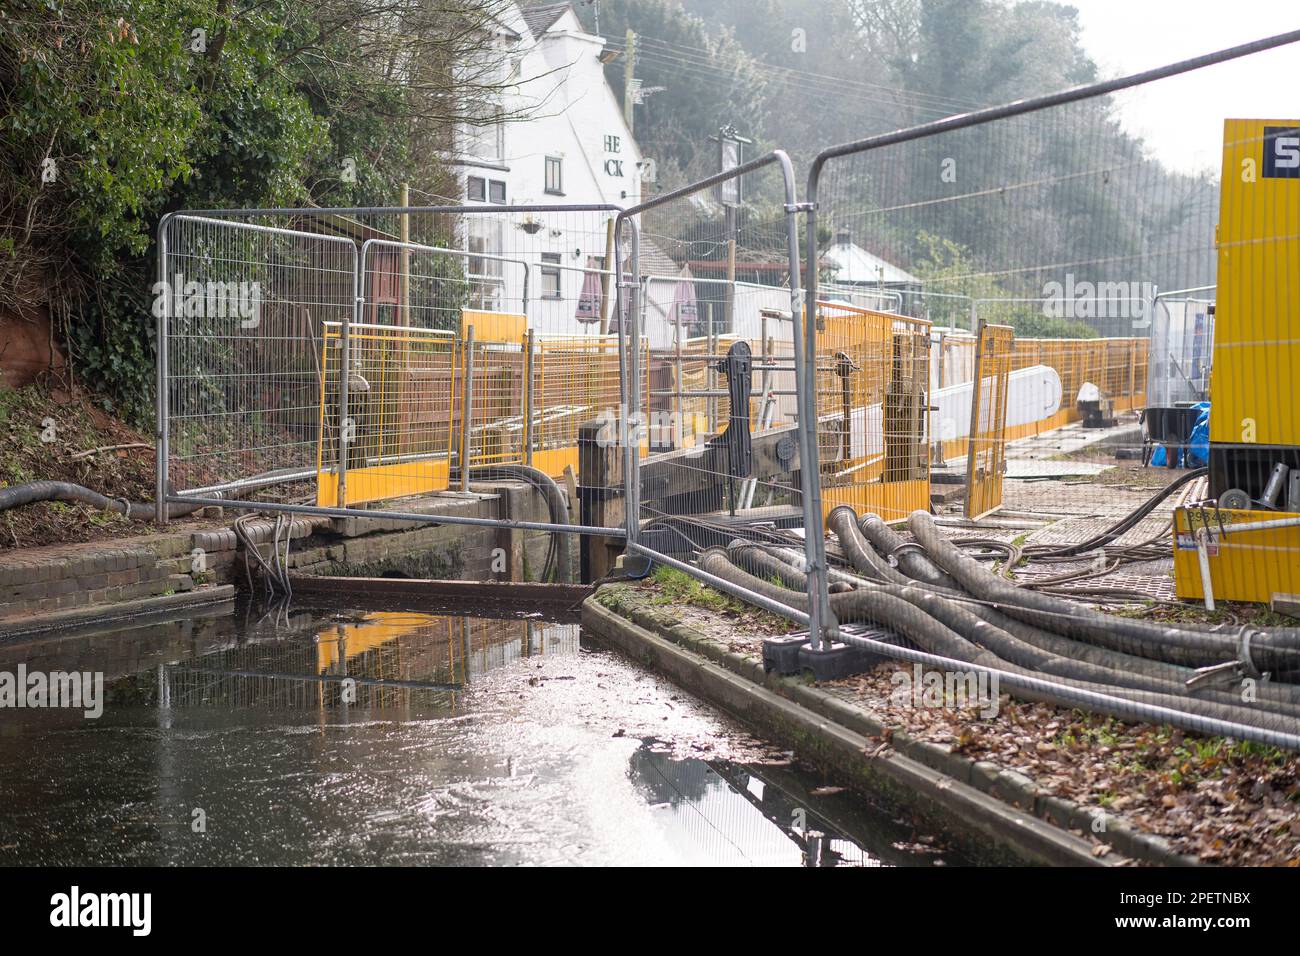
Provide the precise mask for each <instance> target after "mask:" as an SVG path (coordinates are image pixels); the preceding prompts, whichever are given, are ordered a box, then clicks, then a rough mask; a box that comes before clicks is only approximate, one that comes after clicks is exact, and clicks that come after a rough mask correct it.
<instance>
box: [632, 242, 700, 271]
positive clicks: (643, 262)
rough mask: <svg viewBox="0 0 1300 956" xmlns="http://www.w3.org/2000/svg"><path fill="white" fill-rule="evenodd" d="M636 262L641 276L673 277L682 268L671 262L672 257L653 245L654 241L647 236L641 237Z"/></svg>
mask: <svg viewBox="0 0 1300 956" xmlns="http://www.w3.org/2000/svg"><path fill="white" fill-rule="evenodd" d="M637 261H638V264H639V265H640V267H641V274H642V275H643V276H675V275H677V274H678V273H680V272H681V271H682V267H681V266H680V265H679V264H678V263H677V262H675V261H674V260H673V257H672V256H670V255H668V253H666V252H664V251H663V249H661V248H660V247H659V246H657V245H655V242H654V240H653V239H651V238H650V237H649V236H642V237H641V249H640V252H639V255H638V257H637ZM688 271H689V270H688Z"/></svg>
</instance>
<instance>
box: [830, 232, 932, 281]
mask: <svg viewBox="0 0 1300 956" xmlns="http://www.w3.org/2000/svg"><path fill="white" fill-rule="evenodd" d="M822 262H823V263H830V264H833V265H836V266H838V267H839V268H838V269H837V270H836V271H835V274H834V276H832V279H833V281H835V282H851V283H862V284H869V285H876V284H882V283H883V284H885V285H899V284H908V285H911V284H916V283H919V282H920V281H921V280H920V279H918V278H917V277H916V276H914V275H912V274H911V273H910V272H907V271H905V270H904V269H900V268H899V267H898V266H896V265H894V264H893V263H892V262H886V261H885V260H884V259H882V258H880V257H879V256H875V255H872V254H871V253H870V252H867V250H866V249H863V248H862V247H861V246H860V245H858V244H857V243H856V242H843V241H840V242H836V243H835V244H834V245H832V246H830V247H829V248H828V249H827V250H826V251H825V252H823V253H822Z"/></svg>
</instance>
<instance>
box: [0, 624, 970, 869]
mask: <svg viewBox="0 0 1300 956" xmlns="http://www.w3.org/2000/svg"><path fill="white" fill-rule="evenodd" d="M19 664H22V665H24V666H25V667H26V669H27V671H28V672H29V673H30V672H34V671H44V672H47V673H48V672H50V671H68V672H71V671H77V672H102V674H103V675H104V681H105V685H104V707H103V713H102V715H101V716H99V717H98V718H88V717H86V716H85V714H84V713H83V712H81V711H79V710H70V709H9V708H6V709H0V808H2V809H0V864H3V865H15V864H29V865H30V864H46V865H57V864H108V865H118V864H165V865H169V864H181V865H189V864H197V865H204V864H280V865H295V864H305V865H317V864H319V865H326V864H384V865H426V864H444V865H448V864H470V865H488V864H499V865H519V864H529V865H550V864H575V865H601V864H703V865H773V866H830V865H846V866H879V865H920V866H933V865H945V864H955V863H961V862H963V860H962V859H961V858H960V857H959V856H958V855H957V854H956V853H954V852H953V851H951V850H950V849H948V848H946V847H944V846H943V845H942V844H941V843H940V842H939V841H936V840H934V839H932V838H931V837H929V836H927V835H925V834H923V833H920V832H918V831H917V829H916V828H915V827H914V826H912V825H911V824H910V823H909V822H908V821H907V820H904V819H899V818H897V817H896V815H894V814H891V813H888V812H885V811H883V810H880V809H877V808H875V807H872V806H870V805H869V804H865V803H864V802H863V801H862V800H861V799H860V798H858V797H855V796H853V795H851V794H849V793H847V792H843V791H841V790H839V788H836V787H835V786H833V784H831V783H830V782H828V781H826V780H823V779H822V778H821V777H819V776H818V775H816V774H814V773H812V772H810V771H808V770H806V769H803V768H800V767H798V766H797V765H796V764H795V763H794V762H793V761H792V759H791V755H790V754H788V753H785V752H783V751H782V750H781V749H780V748H778V747H775V746H773V745H770V744H768V743H765V742H764V741H761V740H758V739H755V738H754V737H752V736H750V735H749V734H748V733H746V732H745V731H744V729H743V728H742V727H741V726H739V725H738V724H736V723H734V722H733V721H731V720H730V719H729V718H727V717H726V716H725V715H723V714H721V713H719V712H718V711H716V710H714V709H713V708H711V707H709V706H707V705H705V704H703V703H701V702H700V701H698V700H696V699H694V698H692V697H691V696H690V695H687V694H685V693H683V692H682V691H680V690H678V689H676V688H675V687H673V686H672V685H671V684H668V683H666V682H665V681H663V680H661V679H659V678H658V677H656V676H655V675H653V674H652V673H650V672H648V671H646V670H644V669H642V668H640V667H638V666H636V665H634V664H632V663H631V662H629V661H628V660H627V659H626V658H623V657H621V656H619V655H618V654H617V653H615V652H613V651H610V650H607V649H604V648H602V647H600V646H598V645H596V644H594V643H591V642H589V641H588V640H586V639H584V637H583V635H582V634H581V632H580V628H579V627H578V625H577V624H576V623H573V622H564V621H545V620H542V619H540V618H535V617H524V618H519V617H511V616H501V617H497V616H488V615H486V614H485V615H484V616H478V617H466V616H463V615H453V614H431V613H423V612H413V611H409V610H401V609H389V610H373V609H371V610H357V609H354V608H340V607H328V606H321V605H319V604H318V605H317V606H303V605H299V604H297V603H295V605H294V606H293V608H292V609H291V610H286V609H285V608H275V609H270V608H265V607H262V608H255V607H252V606H249V607H243V608H240V609H238V610H237V611H236V613H234V614H233V615H232V614H231V613H230V611H229V608H227V609H226V610H225V611H224V612H216V611H210V612H207V613H206V614H202V615H200V616H197V617H193V618H189V619H185V620H179V621H163V622H157V623H150V624H137V625H135V626H119V627H116V628H114V629H112V630H100V631H80V632H73V633H66V634H60V635H57V636H42V637H29V638H23V639H18V640H11V641H9V642H7V643H3V644H0V672H9V673H16V671H17V668H18V665H19Z"/></svg>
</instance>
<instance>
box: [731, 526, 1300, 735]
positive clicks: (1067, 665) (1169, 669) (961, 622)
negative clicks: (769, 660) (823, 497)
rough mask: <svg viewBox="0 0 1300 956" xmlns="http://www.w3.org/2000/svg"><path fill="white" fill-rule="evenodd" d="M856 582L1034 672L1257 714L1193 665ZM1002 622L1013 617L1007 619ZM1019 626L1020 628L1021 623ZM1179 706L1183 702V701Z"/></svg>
mask: <svg viewBox="0 0 1300 956" xmlns="http://www.w3.org/2000/svg"><path fill="white" fill-rule="evenodd" d="M855 530H856V529H855ZM728 552H729V555H730V557H731V558H732V559H733V561H734V563H736V564H737V565H738V566H740V567H742V568H746V569H748V570H750V571H752V572H753V573H754V574H755V575H757V576H759V577H762V576H764V575H768V574H770V575H773V576H776V577H780V578H783V579H785V580H788V581H789V582H790V583H791V586H792V587H796V588H801V589H802V588H806V586H807V579H806V576H804V575H803V574H802V573H801V572H800V571H799V570H798V569H797V568H796V567H793V566H792V565H790V564H788V563H787V562H785V561H783V560H782V559H781V558H780V557H779V556H777V555H773V554H770V553H768V552H766V551H764V550H763V549H762V547H761V546H755V545H751V544H747V543H743V542H736V543H733V545H732V546H731V547H730V548H729V549H728ZM861 584H862V586H863V587H867V588H875V589H878V590H882V591H884V592H886V593H888V594H891V595H893V596H894V597H897V598H900V599H902V600H904V601H907V602H908V603H909V604H912V605H914V606H915V607H918V608H920V609H921V610H923V611H925V612H926V613H927V614H929V615H930V616H931V617H933V618H934V619H935V620H937V621H939V622H940V623H942V624H944V625H946V626H947V627H949V628H951V629H952V630H953V631H954V632H956V633H957V634H959V635H961V636H962V637H964V638H966V639H967V640H969V641H970V642H971V643H972V644H974V645H976V646H978V647H981V648H984V649H986V650H988V651H991V652H992V653H993V654H995V655H996V656H997V657H999V658H1000V659H1002V660H1004V661H1006V662H1008V663H1010V664H1013V665H1016V666H1019V667H1023V668H1026V669H1028V670H1030V671H1036V672H1038V673H1039V674H1040V676H1041V675H1051V676H1056V677H1063V678H1067V679H1069V680H1072V681H1081V682H1085V683H1090V684H1099V685H1111V686H1112V687H1117V688H1128V689H1130V690H1134V691H1146V692H1148V693H1154V694H1163V695H1167V696H1170V697H1175V698H1182V699H1184V700H1187V699H1193V700H1201V701H1207V702H1214V703H1217V704H1219V705H1221V706H1223V707H1227V708H1231V709H1233V710H1232V712H1233V713H1234V714H1235V715H1236V716H1235V717H1234V718H1232V719H1234V720H1243V719H1246V716H1247V715H1252V714H1253V715H1256V716H1258V714H1259V711H1257V710H1251V709H1249V708H1240V707H1239V705H1240V704H1241V701H1240V699H1239V698H1238V697H1237V696H1236V695H1235V694H1233V693H1232V692H1230V691H1223V690H1219V689H1217V688H1214V687H1206V688H1202V689H1200V690H1199V691H1197V692H1195V693H1193V692H1192V691H1190V690H1189V689H1188V686H1187V684H1186V681H1187V680H1188V679H1189V678H1191V677H1194V676H1196V671H1194V670H1191V669H1190V668H1182V667H1175V666H1174V665H1170V664H1157V663H1154V662H1151V661H1142V663H1143V664H1145V665H1147V667H1146V669H1143V670H1140V671H1134V670H1130V669H1129V668H1128V667H1127V666H1126V664H1127V660H1126V659H1125V657H1124V656H1123V655H1120V654H1117V653H1114V652H1105V653H1106V654H1107V655H1108V656H1105V657H1102V658H1100V659H1098V660H1090V661H1085V660H1080V659H1079V658H1078V657H1077V655H1076V654H1075V651H1076V650H1088V649H1091V650H1099V649H1096V648H1090V647H1089V646H1088V645H1086V644H1077V643H1075V642H1073V641H1069V640H1067V639H1065V638H1060V639H1059V644H1057V645H1056V646H1055V648H1053V649H1052V650H1047V649H1045V648H1043V647H1041V646H1040V645H1038V644H1037V643H1035V642H1034V641H1028V640H1024V639H1023V638H1022V637H1021V636H1020V633H1018V632H1020V631H1021V628H1016V627H1014V626H1012V627H1004V626H1001V624H1002V622H1001V621H998V620H997V617H998V615H997V613H996V612H992V613H990V612H989V610H988V609H987V608H983V607H981V606H980V605H978V604H974V603H963V602H961V601H960V600H955V599H953V598H950V597H947V596H945V595H943V594H941V593H939V592H938V591H937V590H935V589H933V588H930V587H928V586H921V585H907V586H898V585H891V584H881V583H877V582H872V581H866V580H862V581H861ZM836 606H838V602H834V601H833V602H832V608H834V607H836ZM1008 623H1014V622H1010V621H1008ZM1021 627H1022V628H1023V625H1022V626H1021ZM1259 690H1260V691H1261V693H1260V694H1259V697H1260V698H1261V699H1266V700H1268V703H1269V707H1270V710H1271V711H1272V712H1274V713H1278V714H1286V715H1288V716H1291V717H1295V718H1300V703H1298V702H1297V700H1296V699H1295V697H1294V696H1293V694H1292V693H1290V691H1293V690H1294V689H1293V688H1285V687H1283V688H1279V687H1274V686H1273V685H1270V684H1264V685H1262V686H1261V687H1260V688H1259ZM1264 691H1267V693H1264ZM1183 709H1188V708H1187V707H1186V706H1185V705H1184V707H1183ZM1225 713H1226V712H1225ZM1220 716H1222V715H1220ZM1224 719H1227V718H1226V717H1224Z"/></svg>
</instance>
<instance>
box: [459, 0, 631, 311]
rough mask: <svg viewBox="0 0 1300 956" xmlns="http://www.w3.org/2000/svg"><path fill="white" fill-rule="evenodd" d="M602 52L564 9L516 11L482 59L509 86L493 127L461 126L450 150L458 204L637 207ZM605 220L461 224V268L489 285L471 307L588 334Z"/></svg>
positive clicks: (541, 217) (519, 218)
mask: <svg viewBox="0 0 1300 956" xmlns="http://www.w3.org/2000/svg"><path fill="white" fill-rule="evenodd" d="M604 47H605V41H604V40H603V39H602V38H601V37H599V36H593V35H592V34H589V33H587V32H585V31H584V29H583V27H582V24H581V23H580V21H579V20H578V17H577V15H576V14H575V13H574V11H573V7H572V6H571V4H569V3H547V4H533V5H526V6H525V5H515V6H514V7H513V8H512V9H510V10H509V11H508V12H507V14H506V16H505V18H504V19H503V21H502V22H501V24H500V25H499V29H498V31H497V34H496V36H495V37H494V38H493V51H492V55H494V56H499V58H500V62H501V64H502V66H501V68H502V76H503V80H504V81H505V82H506V83H507V84H508V86H507V88H506V90H505V92H504V93H503V95H502V98H501V102H500V104H499V116H500V119H499V120H498V122H496V123H495V124H488V125H483V126H479V127H467V128H466V129H465V130H464V135H462V136H461V137H460V143H459V144H458V152H459V154H460V156H459V158H458V163H459V165H460V166H461V167H462V170H461V171H462V176H461V184H462V189H463V190H464V192H463V197H464V200H465V202H466V203H468V204H470V205H478V204H483V205H485V206H493V205H502V206H505V205H509V206H524V205H570V204H599V203H611V204H614V205H618V206H624V207H626V206H631V205H634V204H636V203H637V202H639V201H640V199H641V163H642V156H641V151H640V149H639V148H638V146H637V144H636V141H635V140H634V139H633V138H632V134H631V132H630V131H629V130H628V128H627V124H626V123H625V122H624V119H623V109H622V104H621V103H620V102H619V101H618V100H617V99H616V98H615V96H614V94H613V92H612V90H611V89H610V87H609V84H608V83H607V82H606V80H605V73H604V66H603V64H602V62H601V59H600V58H601V54H602V52H603V51H604ZM611 217H612V214H609V213H595V212H591V213H570V212H563V213H551V214H547V213H539V214H536V215H528V214H525V213H504V214H502V215H491V216H467V217H465V219H466V231H467V235H466V248H467V249H468V251H469V252H470V253H481V254H485V255H484V258H477V257H473V258H471V259H470V260H469V271H470V273H471V274H473V275H485V276H490V277H493V278H492V279H490V280H483V281H480V282H477V284H476V286H475V290H476V291H475V296H474V301H472V303H471V304H472V305H475V306H479V307H483V308H489V309H493V310H497V311H507V312H519V311H525V312H527V314H528V316H529V319H530V324H531V326H532V327H533V328H534V329H536V330H537V331H538V332H541V333H550V334H578V333H592V332H596V331H599V319H600V316H599V314H598V313H599V285H600V270H602V269H603V268H604V259H605V255H606V243H607V233H606V224H607V222H608V220H609V219H610V218H611ZM487 256H499V257H502V258H501V259H490V258H487ZM502 259H504V260H507V261H502ZM525 273H526V274H527V286H528V291H527V302H526V303H525V301H524V298H525V297H524V284H525Z"/></svg>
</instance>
